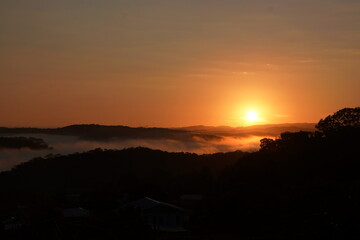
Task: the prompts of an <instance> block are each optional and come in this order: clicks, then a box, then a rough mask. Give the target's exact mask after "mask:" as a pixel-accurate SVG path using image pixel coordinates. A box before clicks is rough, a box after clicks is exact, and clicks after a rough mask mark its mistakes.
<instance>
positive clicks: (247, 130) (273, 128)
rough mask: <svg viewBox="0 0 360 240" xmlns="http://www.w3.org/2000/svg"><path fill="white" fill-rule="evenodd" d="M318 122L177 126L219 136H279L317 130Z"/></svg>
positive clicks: (184, 129) (185, 129)
mask: <svg viewBox="0 0 360 240" xmlns="http://www.w3.org/2000/svg"><path fill="white" fill-rule="evenodd" d="M315 125H316V123H284V124H266V125H254V126H248V127H229V126H218V127H212V126H202V125H199V126H190V127H183V128H176V129H177V130H182V131H190V132H193V133H198V134H209V135H219V136H231V137H246V136H249V135H253V136H274V137H275V136H279V135H280V134H281V133H283V132H298V131H309V132H313V131H315Z"/></svg>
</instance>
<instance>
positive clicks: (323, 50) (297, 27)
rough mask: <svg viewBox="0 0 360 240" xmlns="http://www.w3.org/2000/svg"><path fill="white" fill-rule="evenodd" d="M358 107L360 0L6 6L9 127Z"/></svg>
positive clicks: (316, 114) (272, 115)
mask: <svg viewBox="0 0 360 240" xmlns="http://www.w3.org/2000/svg"><path fill="white" fill-rule="evenodd" d="M359 103H360V1H359V0H301V1H300V0H273V1H272V0H263V1H260V0H247V1H246V0H221V1H220V0H217V1H215V0H191V1H190V0H181V1H179V0H152V1H149V0H129V1H124V0H97V1H95V0H61V1H57V0H47V1H46V0H43V1H40V0H31V1H29V0H1V2H0V125H1V126H43V127H53V126H64V125H69V124H75V123H99V124H108V125H130V126H164V127H169V126H187V125H198V124H203V125H230V126H242V125H244V124H245V123H244V122H243V118H244V114H245V112H246V111H248V110H250V109H253V110H255V111H257V112H258V115H259V117H260V119H261V121H260V122H259V123H285V122H317V121H318V120H319V119H320V118H323V117H325V116H327V115H329V114H332V113H333V112H335V111H337V110H339V109H341V108H343V107H355V106H359V105H360V104H359Z"/></svg>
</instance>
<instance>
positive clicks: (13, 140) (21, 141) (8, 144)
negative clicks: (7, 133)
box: [0, 137, 50, 150]
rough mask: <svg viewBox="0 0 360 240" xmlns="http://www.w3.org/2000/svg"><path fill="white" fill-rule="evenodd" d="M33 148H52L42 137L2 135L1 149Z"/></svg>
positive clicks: (0, 138) (0, 140) (0, 139)
mask: <svg viewBox="0 0 360 240" xmlns="http://www.w3.org/2000/svg"><path fill="white" fill-rule="evenodd" d="M22 148H29V149H32V150H43V149H50V146H49V145H48V144H47V143H46V142H45V141H44V140H43V139H40V138H33V137H0V150H1V149H22Z"/></svg>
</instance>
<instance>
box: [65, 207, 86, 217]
mask: <svg viewBox="0 0 360 240" xmlns="http://www.w3.org/2000/svg"><path fill="white" fill-rule="evenodd" d="M63 215H64V217H65V218H67V219H83V218H87V217H90V211H89V210H87V209H84V208H81V207H78V208H66V209H64V210H63Z"/></svg>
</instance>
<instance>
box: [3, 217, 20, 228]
mask: <svg viewBox="0 0 360 240" xmlns="http://www.w3.org/2000/svg"><path fill="white" fill-rule="evenodd" d="M2 225H3V229H4V230H5V231H8V230H18V229H20V228H22V227H23V225H24V224H23V222H22V221H21V220H19V218H17V217H11V218H9V219H7V220H5V221H3V222H2Z"/></svg>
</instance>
